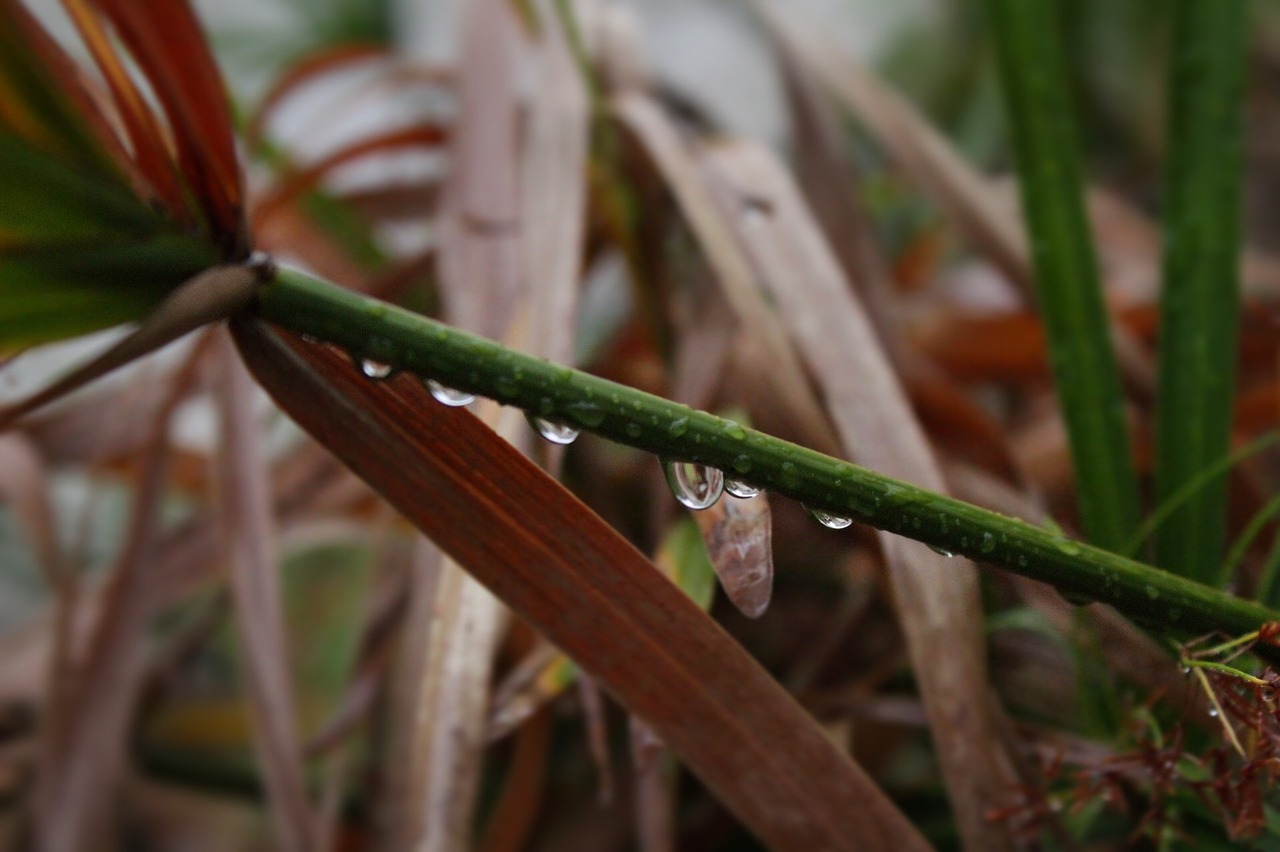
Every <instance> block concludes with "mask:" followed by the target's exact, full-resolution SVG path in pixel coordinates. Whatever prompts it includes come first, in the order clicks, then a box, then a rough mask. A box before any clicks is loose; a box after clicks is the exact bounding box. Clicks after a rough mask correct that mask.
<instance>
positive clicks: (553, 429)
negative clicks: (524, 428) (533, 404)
mask: <svg viewBox="0 0 1280 852" xmlns="http://www.w3.org/2000/svg"><path fill="white" fill-rule="evenodd" d="M525 418H526V419H527V420H528V421H529V425H530V426H532V427H533V430H534V431H535V432H537V433H538V434H539V435H541V436H542V437H543V438H545V439H546V440H548V441H550V442H551V443H553V444H562V445H563V444H572V443H573V441H574V439H575V438H577V437H578V430H577V429H575V428H574V427H572V426H569V425H568V424H565V423H561V422H559V421H558V420H549V419H547V418H546V417H539V416H537V415H536V414H526V415H525Z"/></svg>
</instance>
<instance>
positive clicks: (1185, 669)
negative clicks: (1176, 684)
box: [1182, 666, 1191, 675]
mask: <svg viewBox="0 0 1280 852" xmlns="http://www.w3.org/2000/svg"><path fill="white" fill-rule="evenodd" d="M1182 673H1183V674H1184V675H1189V674H1191V666H1183V667H1182Z"/></svg>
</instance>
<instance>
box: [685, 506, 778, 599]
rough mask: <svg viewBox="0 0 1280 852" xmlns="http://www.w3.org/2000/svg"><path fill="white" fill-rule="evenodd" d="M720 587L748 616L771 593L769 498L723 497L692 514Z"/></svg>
mask: <svg viewBox="0 0 1280 852" xmlns="http://www.w3.org/2000/svg"><path fill="white" fill-rule="evenodd" d="M693 517H694V520H696V521H697V522H698V529H699V530H700V531H701V532H702V539H703V541H704V542H706V545H707V555H708V556H710V557H711V565H712V567H713V568H715V570H716V576H717V577H719V578H720V586H721V588H723V589H724V593H725V594H726V595H728V596H729V600H730V601H732V602H733V605H734V606H736V607H737V608H738V609H739V610H741V612H742V614H743V615H745V616H747V617H748V618H759V617H760V616H762V615H764V611H765V610H766V609H768V608H769V598H770V597H771V596H772V595H773V516H772V515H771V514H770V512H769V497H768V495H766V494H764V493H761V494H758V495H757V496H755V497H752V498H751V499H749V500H739V499H737V498H734V497H728V496H726V497H724V498H722V499H721V500H719V501H717V502H716V504H715V505H714V506H712V507H711V508H710V509H706V510H704V511H701V512H695V513H694V514H693Z"/></svg>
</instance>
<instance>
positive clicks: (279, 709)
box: [216, 338, 319, 850]
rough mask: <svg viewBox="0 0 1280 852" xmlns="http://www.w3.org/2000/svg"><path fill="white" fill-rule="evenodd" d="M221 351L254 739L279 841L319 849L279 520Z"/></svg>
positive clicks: (224, 473) (232, 569)
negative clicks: (286, 612)
mask: <svg viewBox="0 0 1280 852" xmlns="http://www.w3.org/2000/svg"><path fill="white" fill-rule="evenodd" d="M216 353H217V355H218V366H219V367H220V371H219V373H220V375H219V377H218V382H217V394H216V399H217V404H218V408H219V414H220V417H221V424H220V425H221V430H220V435H221V443H220V446H219V448H218V471H217V472H218V489H217V498H218V509H219V513H220V515H221V519H222V523H223V533H224V539H223V547H224V554H225V558H226V560H227V564H226V570H227V572H228V576H229V578H230V586H231V598H232V603H233V609H234V611H235V614H236V618H235V624H236V628H237V634H238V638H239V640H240V648H241V653H242V655H243V658H244V661H245V666H246V670H247V672H248V685H249V704H250V709H251V712H252V714H253V730H254V739H255V740H256V741H257V745H258V751H259V753H260V754H261V755H262V771H263V775H264V776H265V781H266V788H267V796H268V798H269V800H270V802H271V805H272V807H271V814H272V818H273V824H274V827H275V835H276V843H278V844H279V848H281V849H286V850H306V849H314V848H316V846H317V843H318V841H319V836H318V828H319V825H318V823H317V821H316V816H315V813H314V811H313V809H312V806H311V803H310V802H309V801H308V796H307V791H306V785H305V781H304V777H303V766H302V749H301V746H300V743H299V737H298V731H297V709H296V707H295V704H294V698H293V692H292V686H291V685H292V683H293V677H292V674H291V668H290V665H289V653H288V647H287V643H286V639H285V627H284V616H283V611H282V609H281V593H280V576H279V570H280V569H279V563H278V560H277V558H276V546H275V517H274V514H273V512H272V507H271V488H270V482H269V479H268V476H267V468H266V466H265V465H264V460H263V457H262V448H261V446H260V438H259V434H260V432H259V429H258V424H257V423H256V422H255V420H254V416H253V411H252V406H251V403H252V390H253V385H252V383H251V381H250V379H249V375H248V373H247V372H245V370H244V367H243V366H242V365H241V364H240V362H239V359H237V358H236V357H235V355H234V353H233V352H232V350H231V345H230V341H229V340H226V339H225V338H224V339H223V340H221V341H219V346H218V348H217V349H216Z"/></svg>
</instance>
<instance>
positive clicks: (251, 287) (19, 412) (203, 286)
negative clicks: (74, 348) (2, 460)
mask: <svg viewBox="0 0 1280 852" xmlns="http://www.w3.org/2000/svg"><path fill="white" fill-rule="evenodd" d="M257 286H258V272H257V271H256V270H254V269H253V268H251V267H248V266H244V265H232V266H215V267H213V268H211V269H208V270H205V271H204V272H201V273H200V274H199V275H196V276H194V277H193V278H191V279H190V280H188V281H186V282H184V283H183V284H182V285H181V286H179V287H178V288H177V289H175V290H174V291H173V292H172V293H170V294H169V295H168V296H167V297H165V299H164V301H162V302H161V303H160V304H159V305H157V306H156V307H155V310H153V311H152V312H151V313H150V314H149V315H148V316H147V317H146V319H144V320H143V321H142V324H141V325H139V327H138V328H137V330H136V331H134V332H132V333H131V334H129V336H127V337H125V338H124V339H123V340H121V341H120V342H119V343H116V344H115V345H114V346H112V347H111V348H110V349H108V350H107V351H106V352H103V353H102V354H101V355H98V356H96V357H94V358H93V359H91V360H90V361H89V362H87V363H85V364H82V365H81V366H79V367H77V368H75V369H74V370H72V371H71V372H70V373H69V374H68V375H66V376H63V377H62V378H60V379H57V380H56V381H54V382H53V383H52V384H50V385H48V386H47V387H44V388H42V389H40V390H39V391H36V392H35V393H33V394H32V395H30V396H28V397H26V398H25V399H22V400H19V401H18V402H15V403H13V404H12V405H8V406H5V407H4V408H0V432H3V431H5V430H6V429H8V428H9V427H11V426H12V425H13V423H14V421H16V420H18V419H19V418H20V417H23V416H25V415H27V414H30V413H31V412H32V411H35V410H36V409H38V408H40V407H41V406H44V405H47V404H48V403H50V402H53V401H54V400H56V399H58V398H60V397H63V396H66V395H67V394H69V393H71V392H72V391H74V390H76V389H77V388H81V387H84V386H85V385H87V384H89V383H90V382H93V381H95V380H96V379H99V378H101V377H103V376H105V375H107V374H108V373H110V372H112V371H113V370H116V369H119V368H120V367H123V366H124V365H125V364H128V363H129V362H131V361H135V360H137V359H138V358H141V357H142V356H143V355H147V354H149V353H151V352H154V351H155V350H157V349H159V348H160V347H161V346H164V345H165V344H166V343H171V342H172V341H174V340H177V339H178V338H179V337H182V336H183V335H185V334H188V333H189V332H192V331H195V330H196V329H197V328H200V327H201V326H203V325H206V324H208V323H211V322H214V321H216V320H220V319H224V318H226V317H229V316H234V315H235V314H237V313H240V312H241V311H243V310H244V309H245V308H247V307H248V306H249V304H250V302H251V301H252V300H253V294H254V291H255V289H256V288H257Z"/></svg>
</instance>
